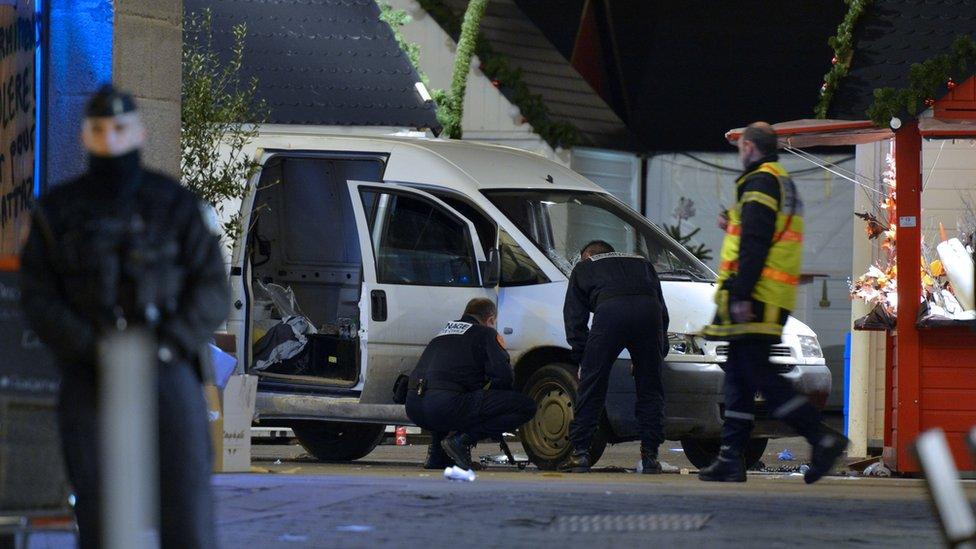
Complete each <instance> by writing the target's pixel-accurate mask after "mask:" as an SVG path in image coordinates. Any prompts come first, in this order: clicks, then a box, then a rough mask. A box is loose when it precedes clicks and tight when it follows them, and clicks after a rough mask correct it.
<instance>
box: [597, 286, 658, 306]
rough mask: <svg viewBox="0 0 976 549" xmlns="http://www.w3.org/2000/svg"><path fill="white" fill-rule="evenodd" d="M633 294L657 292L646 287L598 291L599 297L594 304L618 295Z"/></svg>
mask: <svg viewBox="0 0 976 549" xmlns="http://www.w3.org/2000/svg"><path fill="white" fill-rule="evenodd" d="M635 295H646V296H655V295H657V294H656V292H654V290H650V289H647V288H624V289H621V290H607V291H604V292H600V297H599V298H597V300H596V304H597V305H600V304H601V303H604V302H606V301H610V300H611V299H617V298H618V297H630V296H635Z"/></svg>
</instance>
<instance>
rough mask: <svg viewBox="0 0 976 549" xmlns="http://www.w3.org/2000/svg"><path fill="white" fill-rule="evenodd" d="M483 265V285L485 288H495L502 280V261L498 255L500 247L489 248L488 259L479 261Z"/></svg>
mask: <svg viewBox="0 0 976 549" xmlns="http://www.w3.org/2000/svg"><path fill="white" fill-rule="evenodd" d="M479 264H480V267H481V285H482V286H483V287H485V288H494V287H495V286H497V285H498V281H499V280H501V277H502V276H501V274H502V262H501V259H499V257H498V248H492V249H490V250H488V259H487V260H486V261H480V262H479Z"/></svg>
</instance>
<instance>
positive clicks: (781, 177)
mask: <svg viewBox="0 0 976 549" xmlns="http://www.w3.org/2000/svg"><path fill="white" fill-rule="evenodd" d="M760 172H765V173H768V174H770V175H772V176H774V177H775V178H776V181H778V182H779V188H780V197H781V198H780V200H779V201H778V202H777V200H776V198H775V197H773V196H770V195H768V194H766V193H763V192H759V191H746V192H744V193H742V196H741V197H739V200H738V202H737V203H736V205H735V207H734V208H733V209H732V210H730V211H729V221H728V226H727V228H726V234H725V239H724V240H723V241H722V250H721V254H720V263H719V272H718V288H719V290H718V292H716V294H715V303H716V304H717V305H718V315H717V316H716V320H715V324H713V325H711V326H708V327H707V328H706V329H705V333H706V335H708V336H713V337H719V338H721V337H730V336H736V335H746V334H761V335H770V336H778V335H780V334H782V332H783V324H784V323H785V318H786V316H787V314H788V313H789V311H792V310H793V308H794V307H795V306H796V285H797V284H799V282H800V265H801V262H802V259H803V202H802V200H801V199H800V196H799V194H798V193H797V192H796V186H795V185H794V183H793V180H792V179H791V178H790V176H789V174H788V173H787V172H786V170H785V169H784V168H783V166H782V165H780V164H779V163H778V162H765V163H763V164H761V165H760V166H759V167H758V168H756V169H755V170H753V171H751V172H749V173H747V174H745V175H742V176H741V177H739V179H737V180H736V188H739V187H740V186H741V185H743V184H745V182H746V180H747V179H748V178H749V177H750V176H752V175H755V174H757V173H760ZM747 202H758V203H760V204H762V205H764V206H767V207H769V208H770V209H772V210H774V211H775V212H776V230H775V232H774V233H773V242H772V246H771V247H770V249H769V255H768V256H767V257H766V264H765V266H764V267H763V271H762V276H761V277H760V278H759V281H758V282H757V283H756V286H755V288H753V291H752V299H753V300H755V301H757V302H759V303H760V304H762V305H763V306H762V307H760V309H761V311H760V312H761V313H762V314H761V315H757V316H759V318H757V319H756V320H755V321H753V322H748V323H742V324H733V323H732V322H731V319H730V318H729V316H728V310H729V291H728V289H727V284H726V282H727V281H728V280H729V279H730V278H731V277H733V276H735V275H736V273H738V270H739V245H740V235H741V233H742V207H743V206H744V205H745V204H746V203H747Z"/></svg>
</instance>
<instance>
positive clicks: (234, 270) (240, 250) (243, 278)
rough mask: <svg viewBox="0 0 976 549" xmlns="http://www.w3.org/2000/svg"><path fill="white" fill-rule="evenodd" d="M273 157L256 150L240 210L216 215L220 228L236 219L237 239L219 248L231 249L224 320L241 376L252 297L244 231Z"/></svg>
mask: <svg viewBox="0 0 976 549" xmlns="http://www.w3.org/2000/svg"><path fill="white" fill-rule="evenodd" d="M272 156H273V154H272V153H268V152H265V151H264V149H260V148H259V149H257V151H255V153H254V160H255V162H256V163H257V165H258V168H257V171H255V173H254V175H252V176H251V179H250V180H249V181H248V182H247V192H246V193H245V195H244V198H243V200H241V203H240V205H239V207H237V205H236V204H233V203H227V204H224V205H222V208H221V209H220V211H219V212H218V214H219V216H220V222H221V227H223V226H224V224H225V223H227V222H229V221H231V220H232V219H233V217H232V216H234V215H235V214H236V215H238V216H239V217H238V220H237V221H238V223H239V224H238V227H239V232H238V234H237V237H236V239H234V238H232V236H231V235H226V234H225V235H224V241H223V242H222V244H223V245H224V246H225V250H226V249H227V248H228V247H231V246H233V247H232V248H230V252H231V257H230V291H231V304H232V305H231V308H230V314H229V315H228V317H227V332H228V333H231V334H235V335H236V336H237V369H238V373H240V372H242V371H243V369H244V366H245V364H247V365H250V363H251V354H250V353H251V345H250V343H249V342H248V337H247V331H246V328H247V304H248V303H249V300H250V295H251V275H250V273H249V272H248V271H249V270H250V265H248V257H247V255H248V254H247V230H246V228H247V227H250V226H251V217H252V212H251V209H252V208H253V206H254V198H255V196H256V195H257V189H258V182H259V181H261V172H262V170H263V168H264V164H265V162H267V161H268V159H270V158H271V157H272Z"/></svg>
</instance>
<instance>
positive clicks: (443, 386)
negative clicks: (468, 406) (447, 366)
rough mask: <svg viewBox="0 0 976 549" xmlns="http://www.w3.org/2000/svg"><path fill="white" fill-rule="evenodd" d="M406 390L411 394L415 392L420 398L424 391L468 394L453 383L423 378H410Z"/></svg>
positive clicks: (457, 384) (461, 386)
mask: <svg viewBox="0 0 976 549" xmlns="http://www.w3.org/2000/svg"><path fill="white" fill-rule="evenodd" d="M408 389H409V391H410V392H411V393H413V392H416V393H417V394H418V395H420V396H423V394H424V393H425V392H426V391H454V392H456V393H467V392H468V390H467V389H465V388H464V386H463V385H461V384H459V383H454V382H453V381H444V380H442V379H424V378H420V379H415V378H410V385H408Z"/></svg>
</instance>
